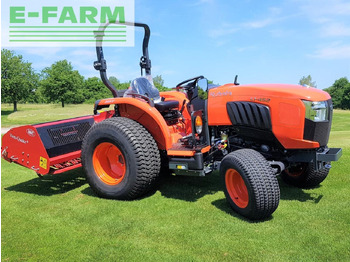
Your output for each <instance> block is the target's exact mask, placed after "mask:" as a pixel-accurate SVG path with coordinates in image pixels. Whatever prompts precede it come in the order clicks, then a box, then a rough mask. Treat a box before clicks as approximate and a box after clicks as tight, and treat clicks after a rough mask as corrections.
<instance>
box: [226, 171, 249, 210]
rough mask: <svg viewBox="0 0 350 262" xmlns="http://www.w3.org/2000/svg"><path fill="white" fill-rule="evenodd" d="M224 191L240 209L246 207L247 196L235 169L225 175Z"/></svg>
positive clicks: (246, 190)
mask: <svg viewBox="0 0 350 262" xmlns="http://www.w3.org/2000/svg"><path fill="white" fill-rule="evenodd" d="M225 183H226V189H227V192H228V193H229V195H230V197H231V199H232V201H233V202H234V203H235V204H236V205H237V206H238V207H240V208H245V207H247V206H248V202H249V194H248V189H247V186H246V184H245V183H244V180H243V178H242V176H241V175H240V174H239V173H238V172H237V171H236V170H235V169H232V168H230V169H228V170H227V171H226V174H225Z"/></svg>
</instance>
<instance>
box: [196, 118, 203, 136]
mask: <svg viewBox="0 0 350 262" xmlns="http://www.w3.org/2000/svg"><path fill="white" fill-rule="evenodd" d="M194 126H195V128H196V133H197V134H199V135H200V134H201V133H202V131H203V120H202V118H201V117H200V116H196V120H195V123H194Z"/></svg>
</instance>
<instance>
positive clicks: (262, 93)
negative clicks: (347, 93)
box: [209, 84, 331, 101]
mask: <svg viewBox="0 0 350 262" xmlns="http://www.w3.org/2000/svg"><path fill="white" fill-rule="evenodd" d="M222 96H233V97H236V98H237V97H240V96H242V97H247V96H251V99H255V98H257V97H259V98H264V99H271V98H276V97H283V98H287V99H302V100H310V101H325V100H328V99H330V98H331V97H330V95H329V94H328V93H327V92H325V91H322V90H320V89H317V88H314V87H304V86H300V85H287V84H248V85H234V84H226V85H222V86H219V87H216V88H212V89H210V90H209V98H214V97H222Z"/></svg>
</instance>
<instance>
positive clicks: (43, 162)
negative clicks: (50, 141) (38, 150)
mask: <svg viewBox="0 0 350 262" xmlns="http://www.w3.org/2000/svg"><path fill="white" fill-rule="evenodd" d="M40 167H41V168H44V169H46V168H47V159H46V158H45V157H42V156H41V157H40Z"/></svg>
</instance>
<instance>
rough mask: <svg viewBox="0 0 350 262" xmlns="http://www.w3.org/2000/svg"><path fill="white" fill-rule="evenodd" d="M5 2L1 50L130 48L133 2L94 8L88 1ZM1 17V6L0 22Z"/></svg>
mask: <svg viewBox="0 0 350 262" xmlns="http://www.w3.org/2000/svg"><path fill="white" fill-rule="evenodd" d="M2 2H4V1H2ZM6 2H9V3H8V9H7V10H8V16H7V19H8V20H7V21H2V24H4V22H5V24H7V26H8V28H7V30H6V31H7V32H8V34H7V37H5V36H4V35H3V32H4V28H2V39H3V45H5V46H6V45H9V46H12V45H14V46H91V45H95V43H97V45H99V43H100V44H102V42H103V45H107V46H108V45H109V46H133V45H134V31H133V27H132V26H128V24H130V23H133V21H134V2H133V1H130V0H127V1H126V0H125V1H122V0H119V1H118V0H114V1H108V0H103V1H95V2H97V3H96V4H97V5H98V6H97V5H95V2H91V1H67V0H63V1H59V2H57V1H55V2H53V1H51V3H55V4H56V5H51V4H50V1H39V2H42V3H43V5H40V4H38V2H37V3H36V4H35V5H32V4H28V1H22V0H20V1H18V0H16V1H13V2H12V1H6ZM19 2H22V5H20V4H19ZM69 2H70V4H71V5H69ZM79 2H82V3H81V5H79ZM31 3H32V2H31ZM57 3H59V5H57ZM87 3H93V6H92V5H87ZM66 4H67V5H66ZM3 15H4V6H2V18H3V19H4V16H3ZM6 22H8V23H6ZM4 40H5V41H4Z"/></svg>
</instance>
